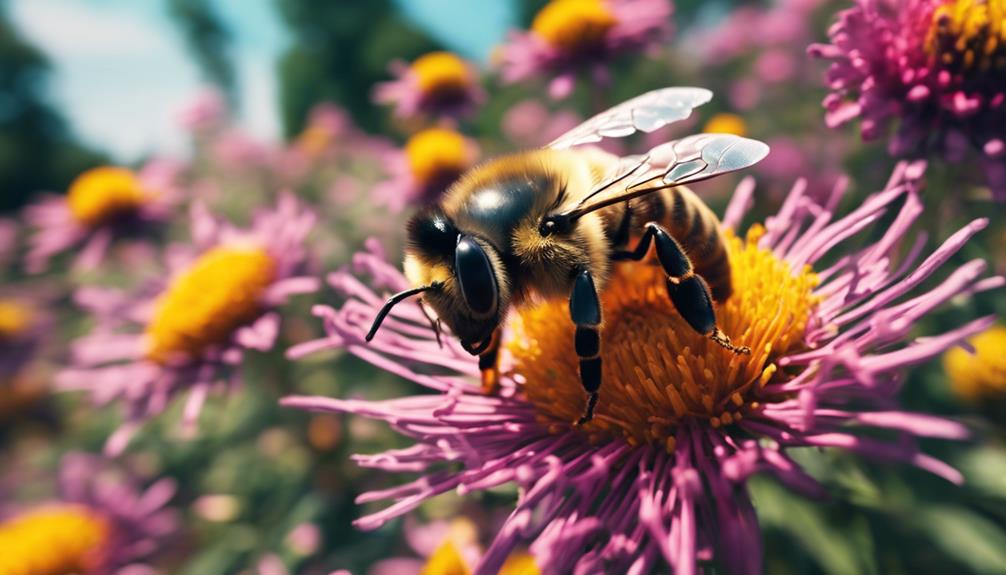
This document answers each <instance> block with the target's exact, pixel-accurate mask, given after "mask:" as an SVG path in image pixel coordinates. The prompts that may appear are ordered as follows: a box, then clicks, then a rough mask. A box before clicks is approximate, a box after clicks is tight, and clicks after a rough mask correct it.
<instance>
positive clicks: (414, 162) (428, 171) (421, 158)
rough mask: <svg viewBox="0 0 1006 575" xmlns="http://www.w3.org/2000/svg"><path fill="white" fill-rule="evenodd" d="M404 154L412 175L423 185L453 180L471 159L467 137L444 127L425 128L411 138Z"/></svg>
mask: <svg viewBox="0 0 1006 575" xmlns="http://www.w3.org/2000/svg"><path fill="white" fill-rule="evenodd" d="M405 156H406V157H407V158H408V161H409V167H410V168H411V170H412V175H413V176H414V177H415V178H416V180H417V181H418V182H419V183H420V184H421V185H423V186H435V185H438V184H441V183H443V184H446V183H450V182H452V181H454V179H456V178H457V177H458V176H459V175H461V173H462V172H464V171H465V170H467V169H468V168H470V167H471V163H472V162H471V157H470V154H469V152H468V146H467V145H466V143H465V139H464V137H462V136H461V134H459V133H457V132H454V131H451V130H445V129H442V128H431V129H428V130H423V131H422V132H419V133H417V134H416V135H415V136H412V137H411V138H409V141H408V142H407V143H406V144H405Z"/></svg>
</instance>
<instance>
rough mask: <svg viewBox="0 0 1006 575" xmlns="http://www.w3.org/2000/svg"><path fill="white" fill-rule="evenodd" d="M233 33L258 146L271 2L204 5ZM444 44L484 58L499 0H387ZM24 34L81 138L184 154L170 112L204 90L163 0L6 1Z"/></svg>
mask: <svg viewBox="0 0 1006 575" xmlns="http://www.w3.org/2000/svg"><path fill="white" fill-rule="evenodd" d="M212 2H213V3H214V5H215V7H216V9H217V10H218V12H219V14H220V16H221V18H222V19H223V21H224V23H225V25H226V26H227V27H228V28H229V29H230V30H231V32H232V33H233V35H234V46H233V50H232V55H233V57H234V61H235V67H236V72H237V77H238V90H239V93H240V94H241V98H242V109H241V110H240V111H239V114H238V118H239V122H240V124H241V125H242V127H243V128H244V129H246V130H247V131H248V132H249V133H251V134H252V135H254V136H255V137H258V138H260V139H264V140H272V139H276V138H277V137H278V135H279V134H280V132H281V128H280V125H279V114H278V109H279V108H278V105H277V94H278V90H277V85H276V76H275V73H274V68H275V66H274V64H275V62H276V60H277V58H278V57H279V56H280V55H281V54H282V52H283V51H284V48H285V46H286V44H287V41H288V39H287V36H286V30H285V28H284V26H283V23H282V21H281V20H280V19H279V17H278V16H277V14H276V13H275V9H274V0H212ZM396 3H397V4H399V5H400V7H401V8H402V10H403V13H404V14H406V16H407V17H409V18H410V19H412V20H413V21H414V22H415V23H416V24H417V25H419V26H420V27H423V28H425V29H426V30H427V31H428V32H429V33H430V34H431V35H433V36H435V37H437V38H438V39H440V40H441V41H442V42H444V43H445V44H446V45H447V46H448V47H449V48H451V49H454V50H457V51H458V52H460V53H462V54H463V55H465V56H468V57H470V58H473V59H476V60H485V59H486V58H487V57H488V54H489V51H490V50H491V48H492V47H493V46H494V45H496V44H497V43H499V42H500V41H501V40H502V39H503V36H504V34H505V32H506V30H507V29H509V28H510V27H511V26H512V25H513V24H512V22H513V20H514V16H513V10H512V6H511V4H510V3H509V2H499V1H495V0H477V1H476V0H466V1H462V2H458V1H456V0H396ZM8 8H9V11H10V15H11V17H12V19H13V21H14V23H15V25H17V26H18V28H19V29H20V31H21V33H22V34H23V35H24V36H25V38H26V39H27V40H28V41H30V42H31V43H33V44H34V45H35V46H36V47H38V48H39V49H40V50H42V51H43V52H44V53H45V54H46V55H47V56H48V57H49V58H50V60H51V62H52V65H53V74H52V78H51V81H50V87H51V94H50V100H51V101H52V102H53V103H54V104H55V105H56V106H57V107H58V108H59V109H60V110H62V112H63V114H64V115H65V116H66V117H67V119H68V121H69V123H70V126H71V129H73V131H74V133H75V134H76V135H77V136H78V137H79V138H80V139H81V140H83V141H84V142H86V143H88V144H90V145H93V146H95V147H98V148H100V149H103V150H106V151H107V152H109V153H110V154H112V156H113V157H114V158H115V159H116V160H118V161H120V162H131V161H135V160H137V159H139V158H141V157H144V156H147V155H151V154H159V155H163V154H166V155H175V156H178V155H184V154H185V153H186V152H187V151H188V145H187V139H186V137H185V134H184V132H183V131H182V128H181V126H180V125H179V123H178V114H179V110H181V109H182V108H183V107H184V106H185V104H186V102H189V101H191V100H192V99H193V98H194V97H195V96H196V95H197V94H199V93H200V92H201V91H202V90H203V89H205V88H206V87H207V85H206V83H205V81H204V80H203V78H202V76H201V74H200V71H199V69H198V67H197V66H196V64H195V63H194V62H193V61H192V59H191V58H190V56H189V54H188V53H187V51H186V47H185V44H184V41H183V39H182V37H181V35H180V34H179V31H178V30H177V28H176V27H175V26H174V25H173V23H172V21H171V20H170V18H169V16H168V14H167V8H166V3H165V2H164V1H163V0H8Z"/></svg>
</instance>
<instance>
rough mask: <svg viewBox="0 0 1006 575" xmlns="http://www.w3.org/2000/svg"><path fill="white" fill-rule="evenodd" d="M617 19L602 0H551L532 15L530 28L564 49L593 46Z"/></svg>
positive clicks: (594, 46) (551, 43) (602, 38)
mask: <svg viewBox="0 0 1006 575" xmlns="http://www.w3.org/2000/svg"><path fill="white" fill-rule="evenodd" d="M617 23H618V21H617V20H616V19H615V16H614V15H613V14H612V13H611V10H610V9H609V8H608V7H607V5H606V4H605V2H604V1H603V0H552V2H549V3H548V4H546V5H545V7H544V8H542V9H541V11H539V12H538V14H537V15H535V17H534V20H533V21H532V22H531V31H532V32H534V33H535V34H536V35H537V36H538V37H540V38H541V39H543V40H545V42H547V43H548V44H549V45H551V46H553V47H555V48H558V49H561V50H563V51H564V52H568V53H578V52H583V51H587V50H591V49H593V48H596V47H598V46H600V45H602V44H603V43H604V39H605V36H606V35H607V34H608V30H610V29H611V28H612V26H614V25H615V24H617Z"/></svg>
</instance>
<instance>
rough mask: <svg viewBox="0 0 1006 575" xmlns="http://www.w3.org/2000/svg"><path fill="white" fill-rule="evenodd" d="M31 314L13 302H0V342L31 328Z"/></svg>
mask: <svg viewBox="0 0 1006 575" xmlns="http://www.w3.org/2000/svg"><path fill="white" fill-rule="evenodd" d="M31 319H32V313H31V311H30V310H29V309H28V308H26V307H25V306H23V305H21V304H19V303H18V302H16V301H13V300H0V341H3V340H5V339H12V338H14V337H17V336H18V335H20V334H21V333H23V332H24V331H25V330H26V329H28V327H29V326H31Z"/></svg>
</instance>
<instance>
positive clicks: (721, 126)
mask: <svg viewBox="0 0 1006 575" xmlns="http://www.w3.org/2000/svg"><path fill="white" fill-rule="evenodd" d="M702 131H703V132H706V133H708V134H733V135H735V136H746V135H747V131H748V126H747V123H746V122H745V121H744V118H741V117H740V116H738V115H737V114H728V113H726V112H721V113H719V114H716V115H715V116H713V117H712V118H709V121H708V122H706V125H705V126H703V128H702Z"/></svg>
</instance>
